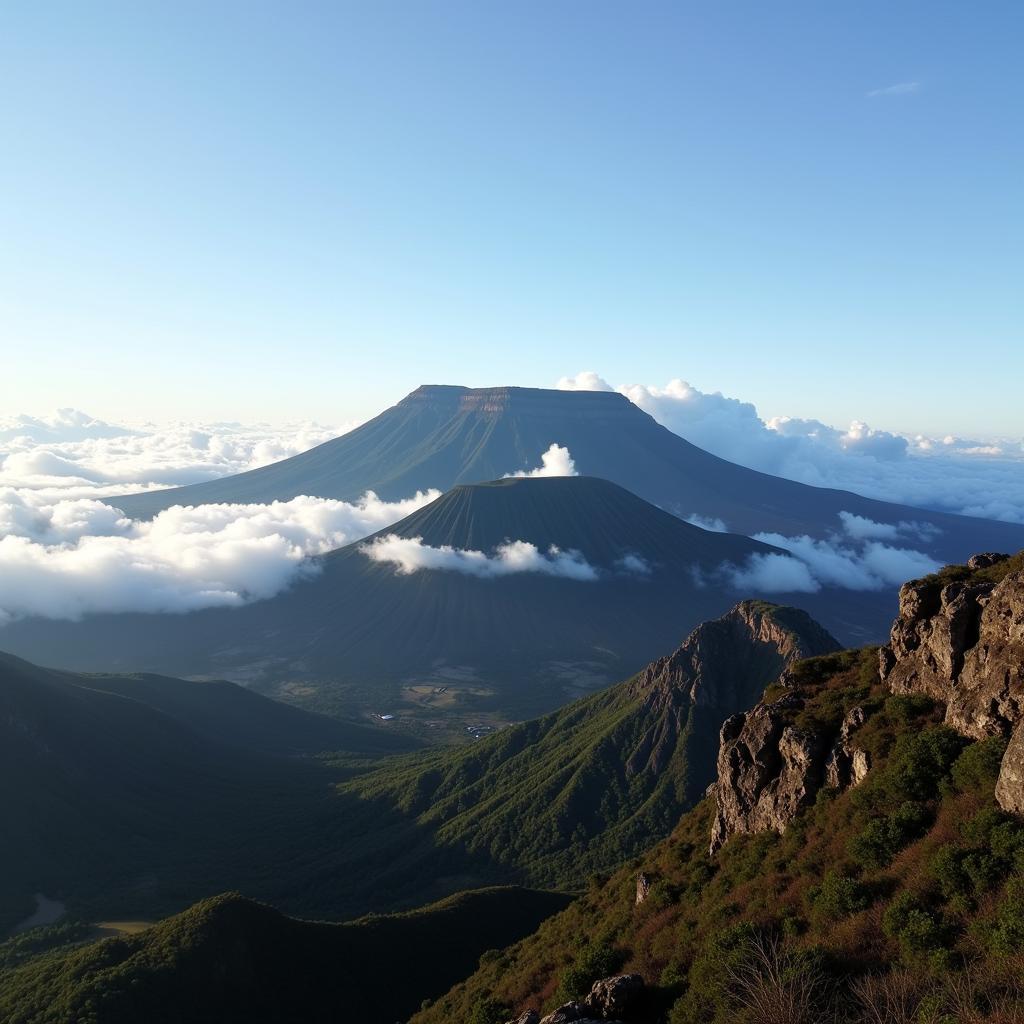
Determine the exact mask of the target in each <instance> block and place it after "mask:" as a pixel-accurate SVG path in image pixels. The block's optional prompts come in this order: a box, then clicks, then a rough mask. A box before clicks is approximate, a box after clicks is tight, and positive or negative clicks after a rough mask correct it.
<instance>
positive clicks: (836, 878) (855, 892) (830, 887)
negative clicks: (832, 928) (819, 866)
mask: <svg viewBox="0 0 1024 1024" xmlns="http://www.w3.org/2000/svg"><path fill="white" fill-rule="evenodd" d="M810 903H811V910H812V912H813V914H814V916H815V917H816V918H817V919H819V920H824V921H831V920H839V919H841V918H844V917H849V916H850V915H851V914H856V913H859V912H860V911H862V910H866V909H867V906H868V903H869V900H868V895H867V891H866V890H865V888H864V886H863V885H861V883H860V882H858V881H857V880H856V879H854V878H847V877H846V876H845V875H840V874H839V873H838V872H835V871H829V872H828V873H827V874H826V875H825V877H824V878H823V879H822V881H821V885H819V886H817V887H816V888H814V889H812V890H811V894H810Z"/></svg>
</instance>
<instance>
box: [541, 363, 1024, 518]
mask: <svg viewBox="0 0 1024 1024" xmlns="http://www.w3.org/2000/svg"><path fill="white" fill-rule="evenodd" d="M557 387H559V388H561V389H564V390H572V391H619V392H621V393H622V394H624V395H626V397H627V398H629V399H630V400H631V401H632V402H634V403H635V404H636V405H638V406H640V408H641V409H643V410H644V411H645V412H647V413H649V414H650V415H651V416H653V417H654V419H656V420H657V421H658V422H659V423H661V424H662V425H663V426H665V427H668V429H669V430H672V431H673V432H675V433H677V434H679V435H681V436H682V437H685V438H686V439H687V440H688V441H691V442H693V444H695V445H698V446H699V447H701V448H704V449H706V450H707V451H710V452H713V453H714V454H715V455H718V456H720V457H721V458H723V459H728V460H729V461H730V462H737V463H739V464H740V465H743V466H748V467H750V468H751V469H758V470H761V471H762V472H765V473H773V474H775V475H777V476H782V477H786V478H788V479H790V480H797V481H799V482H800V483H805V484H812V485H814V486H817V487H837V488H840V489H843V490H849V491H855V492H856V493H858V494H863V495H865V496H866V497H869V498H878V499H881V500H884V501H894V502H901V503H903V504H907V505H918V506H921V507H923V508H931V509H937V510H941V511H944V512H960V513H963V514H964V515H972V516H982V517H984V518H988V519H1003V520H1006V521H1008V522H1015V523H1024V440H1022V439H1020V438H1018V439H1016V440H1013V441H1005V440H1004V441H998V442H993V441H976V440H969V439H965V438H960V437H955V436H952V435H948V436H944V437H938V438H936V437H925V436H924V435H920V434H918V435H913V436H905V435H902V434H895V433H891V432H889V431H886V430H876V429H873V428H872V427H869V426H868V425H867V424H866V423H861V422H859V421H854V422H853V423H851V424H850V426H849V427H848V428H847V429H846V430H841V429H838V428H836V427H832V426H829V425H828V424H826V423H822V422H821V421H820V420H808V419H799V418H796V417H790V416H777V417H775V418H772V419H768V420H765V419H762V418H761V416H760V415H759V414H758V412H757V409H756V408H755V407H754V406H753V405H752V404H751V403H750V402H742V401H739V400H738V399H735V398H727V397H725V396H724V395H722V394H721V393H719V392H714V393H709V392H704V391H699V390H698V389H697V388H695V387H692V386H691V385H690V384H688V383H687V382H686V381H685V380H681V379H678V378H677V379H675V380H672V381H669V383H668V384H666V385H665V386H664V387H658V386H653V385H645V384H629V385H624V386H621V387H618V388H614V387H612V385H611V384H609V383H608V382H607V381H606V380H604V379H603V378H602V377H600V376H599V375H598V374H596V373H594V372H593V371H584V372H583V373H578V374H576V376H575V377H563V378H562V379H561V380H559V381H558V383H557Z"/></svg>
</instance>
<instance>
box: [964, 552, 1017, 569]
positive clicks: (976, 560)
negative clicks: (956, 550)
mask: <svg viewBox="0 0 1024 1024" xmlns="http://www.w3.org/2000/svg"><path fill="white" fill-rule="evenodd" d="M1009 557H1010V556H1009V555H1004V554H1002V553H1000V552H999V551H983V552H981V554H978V555H971V557H970V558H968V559H967V568H968V569H987V568H988V567H989V566H990V565H998V564H999V563H1000V562H1005V561H1006V560H1007V559H1008V558H1009Z"/></svg>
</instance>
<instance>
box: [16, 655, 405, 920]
mask: <svg viewBox="0 0 1024 1024" xmlns="http://www.w3.org/2000/svg"><path fill="white" fill-rule="evenodd" d="M325 749H329V750H337V749H348V750H349V751H353V752H359V753H362V754H364V755H365V754H377V755H380V754H385V753H390V752H395V751H400V750H403V749H408V745H407V744H406V743H403V742H402V740H401V739H399V738H398V737H396V736H392V735H388V734H384V733H382V732H378V731H374V730H371V729H369V728H367V727H365V726H360V725H348V724H345V723H342V722H336V721H332V720H331V719H327V718H324V717H322V716H319V715H312V714H309V713H307V712H304V711H300V710H298V709H295V708H289V707H287V706H285V705H282V704H279V703H277V702H275V701H271V700H268V699H266V698H264V697H260V696H259V695H257V694H254V693H247V692H246V691H245V690H242V689H241V688H240V687H237V686H234V685H233V684H230V683H192V682H186V681H184V680H180V679H164V678H161V677H157V676H146V677H141V678H128V677H110V676H92V675H81V674H75V673H70V672H56V671H52V670H49V669H44V668H40V667H38V666H36V665H31V664H28V663H27V662H24V661H22V660H20V659H19V658H13V657H11V656H9V655H6V654H0V807H2V808H3V823H4V840H3V842H2V843H0V934H2V933H3V932H4V931H6V929H7V928H9V927H10V926H11V925H13V924H14V923H16V921H17V920H19V919H22V918H24V917H25V916H27V914H28V913H29V912H30V911H31V909H32V899H31V896H32V894H33V893H36V892H42V893H45V894H46V895H47V896H48V897H50V898H51V899H59V900H62V901H67V902H70V903H73V904H74V905H75V906H76V907H78V908H81V907H83V906H90V905H97V906H100V905H102V906H103V907H104V908H105V909H106V910H107V911H114V912H115V913H116V912H120V913H126V914H127V915H128V916H144V915H146V914H148V913H152V912H154V911H161V910H162V911H166V910H168V909H174V908H176V907H179V906H181V905H182V903H183V902H187V900H188V899H195V898H196V897H197V896H200V895H204V894H206V893H209V892H211V891H216V890H217V889H222V888H225V887H228V886H231V885H242V884H244V885H245V886H246V887H247V889H248V891H250V892H252V893H256V894H260V895H262V896H265V897H267V898H275V899H284V898H285V897H287V898H289V899H290V900H291V905H292V906H293V907H295V908H296V909H298V908H300V907H302V906H303V904H302V901H301V898H300V897H297V896H296V895H295V891H296V888H301V883H302V882H303V880H304V879H307V878H308V876H309V875H310V874H311V873H312V872H313V871H315V870H318V868H317V864H316V862H317V859H318V858H319V859H320V861H321V862H322V863H325V864H329V863H330V862H331V860H332V859H333V857H334V855H335V854H334V851H336V850H337V849H338V848H339V846H340V845H341V842H342V841H343V839H344V836H345V811H344V808H343V807H341V806H339V805H338V802H337V801H336V800H334V799H332V798H331V793H330V789H329V785H328V783H329V781H330V779H329V778H327V777H325V775H324V771H323V769H322V768H320V767H318V766H317V765H316V764H315V763H312V762H310V761H309V760H308V759H303V758H300V757H296V756H294V755H296V754H301V753H315V752H317V751H321V750H325ZM296 841H298V842H300V843H301V844H302V845H303V849H304V851H305V857H306V860H305V862H304V863H303V864H301V865H300V864H299V862H298V861H297V859H296V851H295V843H296ZM321 869H322V868H321Z"/></svg>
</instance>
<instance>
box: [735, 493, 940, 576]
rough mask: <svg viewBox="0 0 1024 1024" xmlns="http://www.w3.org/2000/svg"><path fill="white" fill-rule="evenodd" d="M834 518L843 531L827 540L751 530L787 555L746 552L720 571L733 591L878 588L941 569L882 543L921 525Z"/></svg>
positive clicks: (914, 532)
mask: <svg viewBox="0 0 1024 1024" xmlns="http://www.w3.org/2000/svg"><path fill="white" fill-rule="evenodd" d="M839 519H840V524H841V530H842V533H839V532H837V533H833V534H832V535H831V536H830V537H829V538H828V539H827V540H815V539H813V538H811V537H807V536H799V537H784V536H783V535H782V534H779V533H759V534H756V535H755V538H754V539H755V540H759V541H761V542H762V543H764V544H770V545H772V546H773V547H776V548H782V549H783V550H785V551H788V552H789V554H788V555H781V554H763V555H760V554H759V555H751V556H750V558H749V559H748V560H747V561H746V562H745V563H744V564H743V565H742V566H725V567H723V572H724V574H725V576H726V578H727V579H728V580H729V582H730V583H731V585H732V586H733V587H735V588H736V589H737V590H751V591H759V592H766V593H772V592H775V593H785V592H797V593H814V592H815V591H818V590H820V589H821V588H822V587H841V588H843V589H845V590H883V589H885V588H887V587H893V586H898V585H899V584H901V583H904V582H905V581H906V580H909V579H915V578H917V577H920V576H926V575H927V574H928V573H932V572H935V571H936V570H937V569H939V568H940V563H938V562H936V561H935V560H934V559H933V558H931V557H929V556H928V555H926V554H925V553H924V552H923V551H918V550H916V549H914V548H909V547H897V546H895V545H893V544H887V543H885V542H884V541H885V540H897V539H899V538H904V539H908V538H909V537H912V536H918V537H919V536H921V532H922V527H921V524H918V523H912V522H901V523H898V524H888V523H876V522H874V521H873V520H871V519H867V518H865V517H863V516H857V515H853V514H852V513H850V512H840V513H839ZM924 529H925V530H926V531H927V530H929V529H930V528H929V527H925V528H924Z"/></svg>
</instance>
